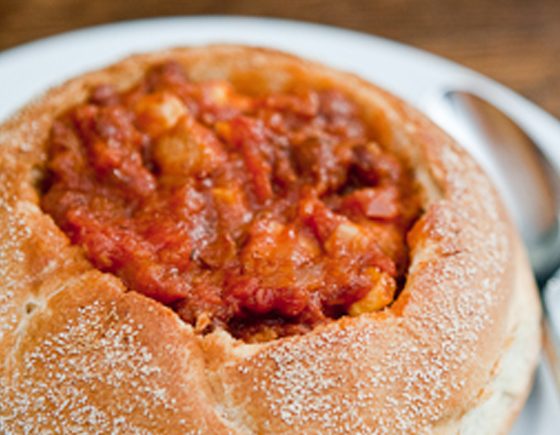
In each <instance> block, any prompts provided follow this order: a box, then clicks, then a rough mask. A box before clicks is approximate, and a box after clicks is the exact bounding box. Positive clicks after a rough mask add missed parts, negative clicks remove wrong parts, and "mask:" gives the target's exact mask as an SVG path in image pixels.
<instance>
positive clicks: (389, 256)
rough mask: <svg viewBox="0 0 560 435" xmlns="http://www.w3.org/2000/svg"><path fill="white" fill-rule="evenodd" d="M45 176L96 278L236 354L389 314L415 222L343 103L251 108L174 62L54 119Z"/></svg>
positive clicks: (311, 94)
mask: <svg viewBox="0 0 560 435" xmlns="http://www.w3.org/2000/svg"><path fill="white" fill-rule="evenodd" d="M48 169H49V171H50V174H51V177H50V187H49V189H48V191H47V192H46V194H45V195H44V196H43V198H42V206H43V208H44V210H45V211H47V212H48V213H50V214H51V215H52V216H53V218H54V219H55V221H56V222H57V224H58V225H59V226H60V227H61V228H62V230H64V231H65V232H66V233H67V234H68V236H69V237H70V239H71V240H72V242H73V243H76V244H79V245H80V246H82V247H83V249H84V251H85V254H86V256H87V257H88V258H89V260H90V261H91V262H92V264H93V265H94V266H95V267H97V268H99V269H100V270H102V271H106V272H111V273H114V274H115V275H117V276H119V277H120V278H121V279H122V280H123V281H124V283H125V284H126V285H127V287H128V288H129V289H130V290H133V291H137V292H140V293H143V294H145V295H146V296H149V297H151V298H154V299H156V300H158V301H160V302H162V303H164V304H167V305H169V306H170V307H172V308H173V309H175V310H176V311H177V312H178V313H179V315H180V316H181V317H182V318H183V319H184V320H185V321H187V322H189V323H191V324H192V325H194V326H195V328H196V329H197V330H199V331H202V332H204V331H210V330H212V329H213V328H215V327H218V326H220V327H224V328H227V329H229V330H230V331H231V332H232V333H233V334H234V335H236V336H238V337H242V338H246V339H248V340H262V339H271V338H275V337H278V336H283V335H288V334H292V333H301V332H304V331H306V330H309V329H310V328H312V327H314V326H315V325H317V324H319V323H322V322H325V321H328V319H330V318H336V317H338V316H340V315H342V314H345V313H348V312H350V313H351V314H354V313H362V312H366V311H368V310H377V309H381V308H383V307H384V306H386V305H387V304H389V303H390V302H391V300H392V298H393V297H394V292H395V291H396V281H397V280H398V279H399V276H401V275H402V274H403V272H404V268H405V266H406V258H407V255H406V243H405V235H406V231H407V230H408V228H409V227H410V225H411V222H412V220H413V219H414V217H415V216H416V214H417V213H418V204H417V201H416V200H415V194H414V189H413V185H412V181H411V177H410V174H409V173H408V171H407V170H406V168H405V167H404V166H403V164H402V163H401V162H400V161H399V160H398V159H397V158H395V157H394V156H392V155H390V154H388V153H387V152H386V151H384V150H383V149H382V148H381V147H380V146H379V145H378V144H377V143H376V142H375V141H374V140H373V139H372V138H371V137H370V133H369V132H368V128H367V127H366V125H365V123H364V122H363V121H362V119H361V118H360V114H359V110H358V108H357V106H356V105H355V104H354V103H352V101H351V100H350V99H349V98H347V97H346V96H344V95H343V94H342V93H340V92H338V91H334V90H313V89H303V90H297V89H296V90H292V91H289V92H288V91H287V92H283V93H273V94H268V95H266V94H265V95H261V96H249V95H245V94H243V93H241V92H239V91H237V90H236V89H234V87H233V86H232V85H231V84H229V83H227V82H222V81H211V82H203V83H195V82H192V81H190V80H189V79H188V78H187V75H186V74H185V73H184V72H183V70H182V69H181V67H180V66H179V65H177V64H174V63H167V64H163V65H159V66H157V67H155V68H153V69H152V70H151V71H149V72H148V73H147V75H146V78H145V79H144V80H143V81H142V82H141V83H139V84H137V85H136V86H135V87H133V88H132V89H130V90H128V91H125V92H117V91H116V90H115V89H113V88H112V87H111V86H110V85H102V86H99V87H97V88H96V89H94V90H92V93H91V97H90V99H89V101H87V102H86V103H84V104H81V105H79V106H78V107H75V108H73V109H71V110H70V111H68V112H67V113H66V114H64V115H63V116H61V117H60V118H59V119H58V120H57V121H56V122H55V124H54V125H53V128H52V131H51V137H50V154H49V162H48Z"/></svg>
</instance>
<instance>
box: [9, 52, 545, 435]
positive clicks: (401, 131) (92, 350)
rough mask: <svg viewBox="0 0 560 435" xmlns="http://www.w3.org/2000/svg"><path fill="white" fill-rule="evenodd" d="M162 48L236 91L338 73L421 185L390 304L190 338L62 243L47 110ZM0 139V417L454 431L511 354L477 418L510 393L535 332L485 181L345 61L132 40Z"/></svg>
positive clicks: (524, 273)
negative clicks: (403, 269)
mask: <svg viewBox="0 0 560 435" xmlns="http://www.w3.org/2000/svg"><path fill="white" fill-rule="evenodd" d="M168 58H173V59H175V60H177V61H179V62H180V63H182V64H183V65H184V66H185V67H186V70H187V71H188V72H189V74H190V76H191V78H192V79H193V80H203V79H209V78H227V79H229V80H232V81H233V82H234V83H235V84H236V85H237V86H239V87H241V88H243V89H244V90H248V91H251V90H254V91H258V90H272V89H282V88H286V87H292V86H296V85H298V84H299V85H301V84H304V85H310V86H315V87H336V88H338V89H340V90H342V91H343V92H346V93H347V94H349V95H350V96H351V97H352V98H353V99H355V100H356V101H357V102H358V103H359V104H360V106H361V107H362V108H363V110H364V114H365V116H366V118H367V120H368V122H370V123H371V124H372V126H373V127H374V128H375V130H376V132H377V135H378V136H379V138H380V141H381V143H382V144H384V145H385V146H387V147H389V148H390V149H392V150H393V151H394V152H395V153H397V154H399V155H400V156H401V157H402V158H404V159H406V160H407V161H408V162H409V163H410V164H411V165H412V167H413V168H414V169H415V171H416V176H417V179H418V182H419V184H420V185H421V187H422V191H423V196H424V209H425V213H424V215H423V217H422V218H421V219H420V221H419V222H418V223H417V224H416V226H415V228H414V231H413V233H412V235H411V237H410V239H411V266H410V271H409V276H408V279H407V283H406V286H405V289H404V291H403V293H402V294H401V295H400V297H399V299H398V300H397V302H396V303H395V304H394V306H393V307H392V308H391V309H390V310H386V311H383V312H381V313H375V314H369V315H367V314H366V315H361V316H359V317H356V318H350V317H348V318H342V319H340V320H338V321H336V322H333V323H330V324H327V325H325V326H322V327H319V328H317V329H315V330H314V331H312V332H311V333H308V334H305V335H302V336H294V337H289V338H284V339H279V340H275V341H272V342H269V343H265V344H258V345H249V344H245V343H243V342H240V341H238V340H235V339H233V338H231V336H229V335H228V334H227V333H226V332H223V331H219V332H216V333H213V334H211V335H209V336H206V337H204V338H203V337H200V336H197V335H195V334H194V333H193V331H192V328H191V327H190V326H189V325H187V324H185V323H183V322H181V321H180V320H179V318H178V317H177V316H176V315H175V314H174V313H173V312H172V311H171V310H169V309H167V308H165V307H164V306H162V305H160V304H158V303H156V302H153V301H150V300H148V299H147V298H145V297H143V296H141V295H138V294H136V293H134V292H128V293H127V292H125V289H124V287H123V286H122V284H121V283H120V282H119V280H118V279H117V278H115V277H113V276H111V275H107V274H102V273H100V272H98V271H96V270H94V269H92V267H91V266H90V265H89V264H88V263H87V262H86V261H85V260H84V259H83V257H82V254H81V252H80V250H79V249H77V248H75V247H72V246H70V245H69V244H68V241H67V239H66V237H65V236H64V235H63V233H62V232H61V231H60V230H58V228H57V227H56V226H55V225H54V223H53V222H52V220H51V219H50V217H48V216H46V215H45V214H43V213H42V212H41V210H40V209H39V207H38V205H37V204H38V197H37V193H36V191H35V189H34V187H33V182H34V181H35V180H34V177H35V176H36V175H35V174H36V172H37V171H36V169H37V168H39V169H40V168H41V165H43V164H44V161H45V149H44V147H45V142H46V137H47V134H48V131H49V127H50V125H51V123H52V121H53V119H54V118H55V117H56V116H58V115H59V114H60V113H61V112H62V111H64V110H66V109H67V108H69V107H71V106H73V105H75V104H77V103H79V102H81V101H83V100H84V99H85V98H86V96H87V93H88V89H90V88H91V87H92V86H93V85H94V84H96V83H103V82H110V83H114V84H116V85H117V86H119V87H122V88H126V87H128V86H130V85H131V84H132V83H134V82H135V81H137V80H138V79H139V78H140V77H141V76H142V74H143V73H144V72H145V70H146V69H147V68H148V67H149V66H150V65H152V64H154V63H156V62H159V61H161V60H164V59H168ZM0 144H1V147H2V152H1V153H0V183H1V184H2V186H3V187H2V190H1V192H0V285H1V288H0V432H3V433H4V432H7V433H10V432H13V433H20V432H25V431H28V430H31V429H32V430H33V431H38V432H39V431H43V430H51V431H54V432H59V431H61V430H62V428H64V429H66V430H70V431H76V432H111V431H117V432H123V433H129V432H131V433H135V432H137V433H143V432H162V433H163V432H165V433H287V432H290V433H399V432H402V433H413V432H430V431H438V430H439V431H444V432H449V431H452V430H453V431H456V430H462V431H463V430H464V428H463V429H461V424H462V423H464V422H466V421H468V419H469V418H470V419H471V420H476V412H479V414H480V415H484V414H483V413H481V411H477V410H481V409H482V410H484V409H486V408H484V406H485V403H489V398H491V397H495V396H496V394H497V395H498V396H499V395H500V394H501V392H502V390H503V389H504V387H503V386H501V384H499V382H498V381H497V380H499V379H502V378H503V376H502V378H501V377H500V376H501V374H503V373H506V372H508V373H509V371H511V370H512V368H511V367H517V368H516V369H515V370H514V371H515V373H516V377H515V379H516V387H515V388H513V389H512V391H514V394H513V398H514V400H512V403H516V404H517V405H516V406H512V407H504V406H501V407H494V408H492V409H496V412H495V415H497V418H496V421H495V422H494V423H485V422H480V421H479V422H478V423H477V424H479V425H481V426H480V427H481V428H482V429H481V430H483V431H487V432H496V431H499V430H504V427H505V426H507V424H508V422H509V420H510V419H511V416H512V415H513V414H514V413H515V412H517V408H519V404H520V403H522V400H523V398H524V395H525V394H526V389H527V387H528V385H529V382H530V377H531V373H532V370H533V368H534V365H535V361H536V355H537V353H538V345H533V346H529V347H528V349H529V351H528V352H527V354H526V358H525V359H524V361H525V363H523V364H521V363H519V364H518V365H517V366H516V365H515V364H516V361H520V359H519V358H518V357H516V356H515V355H518V354H516V353H514V352H513V351H511V352H510V351H509V350H508V349H510V348H512V349H517V348H518V347H515V346H511V343H521V344H524V343H538V334H539V328H538V319H539V311H538V305H537V304H536V303H535V288H534V283H533V282H532V279H530V278H528V277H529V272H528V271H529V266H528V263H527V260H526V259H525V256H524V253H523V250H522V248H521V246H520V244H519V242H518V241H517V235H516V234H515V233H514V231H513V229H512V225H511V224H510V222H509V219H508V218H507V216H506V215H505V213H504V211H503V208H502V206H501V204H500V202H499V200H498V198H497V197H496V194H495V192H494V189H493V188H492V186H491V185H490V183H489V182H488V179H487V177H486V176H485V175H484V174H483V173H482V172H481V171H480V169H479V168H478V167H477V166H476V165H475V164H474V163H473V161H472V160H471V158H470V157H469V156H467V155H466V154H465V153H464V152H463V151H461V150H460V149H459V148H458V147H457V146H456V145H455V144H454V142H453V141H452V140H451V139H450V138H449V137H448V136H447V135H445V134H444V133H443V132H442V131H441V130H439V129H438V128H437V127H435V126H434V125H433V124H432V123H430V122H429V121H428V120H426V119H425V118H424V117H423V116H421V115H419V114H418V113H417V112H416V111H414V110H413V109H411V108H410V107H408V106H407V105H406V104H404V103H402V102H401V101H399V100H398V99H396V98H394V97H392V96H390V95H388V94H387V93H385V92H383V91H381V90H379V89H378V88H376V87H375V86H373V85H371V84H368V83H366V82H364V81H362V80H360V79H359V78H357V77H355V76H352V75H349V74H345V73H340V72H336V71H332V70H330V69H327V68H325V67H323V66H320V65H317V64H313V63H308V62H305V61H303V60H301V59H298V58H295V57H292V56H289V55H285V54H282V53H278V52H274V51H270V50H264V49H257V48H247V47H236V46H212V47H201V48H178V49H172V50H167V51H162V52H159V53H153V54H144V55H138V56H133V57H131V58H129V59H126V60H124V61H122V62H120V63H118V64H117V65H115V66H112V67H109V68H107V69H105V70H102V71H99V72H94V73H90V74H86V75H84V76H82V77H80V78H78V79H75V80H72V81H70V82H68V83H66V84H64V85H62V86H61V87H59V88H57V89H54V90H52V91H50V92H49V93H48V94H46V95H45V96H44V97H42V98H41V99H40V100H38V101H37V102H35V103H33V104H31V105H30V106H28V107H27V108H25V109H24V110H23V111H22V112H21V113H20V114H18V115H16V116H15V117H13V118H12V119H11V120H9V121H8V122H7V123H6V124H5V125H3V126H2V127H0ZM520 301H523V305H524V306H525V311H524V312H523V314H524V315H521V314H520V310H519V304H520ZM516 307H517V308H516ZM520 325H524V326H523V327H521V326H520ZM519 331H526V333H525V334H524V335H523V334H520V333H519ZM527 331H529V332H527ZM518 346H519V345H518ZM512 355H514V356H512ZM512 361H513V363H512ZM512 364H513V366H512ZM506 369H508V370H509V371H508V370H506ZM487 386H488V387H487ZM492 386H495V387H492ZM489 388H490V391H489V390H488V389H489ZM496 400H498V401H500V399H499V398H498V399H496ZM500 403H502V404H503V401H501V402H500ZM510 408H512V409H510ZM513 408H515V409H513ZM498 413H499V415H498ZM473 415H475V416H474V417H473ZM465 424H466V423H465ZM479 433H482V432H479Z"/></svg>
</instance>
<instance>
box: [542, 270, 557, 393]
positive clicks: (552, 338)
mask: <svg viewBox="0 0 560 435" xmlns="http://www.w3.org/2000/svg"><path fill="white" fill-rule="evenodd" d="M542 301H543V308H544V312H545V313H544V314H545V315H544V350H545V352H546V355H547V357H548V362H549V363H550V371H551V372H552V375H553V377H554V380H555V381H556V386H557V387H558V388H557V390H556V391H557V392H560V335H559V331H560V269H559V270H558V271H557V272H556V274H555V275H554V276H553V277H552V278H551V279H550V280H549V281H548V282H547V284H546V285H545V287H544V289H543V299H542Z"/></svg>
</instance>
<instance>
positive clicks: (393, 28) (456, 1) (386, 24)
mask: <svg viewBox="0 0 560 435" xmlns="http://www.w3.org/2000/svg"><path fill="white" fill-rule="evenodd" d="M194 14H209V15H218V14H234V15H249V16H265V17H277V18H287V19H295V20H304V21H311V22H315V23H322V24H329V25H334V26H339V27H345V28H348V29H353V30H359V31H362V32H366V33H370V34H374V35H379V36H383V37H387V38H391V39H395V40H397V41H401V42H404V43H407V44H411V45H414V46H416V47H419V48H423V49H426V50H429V51H431V52H433V53H436V54H439V55H442V56H445V57H447V58H450V59H452V60H454V61H457V62H459V63H461V64H464V65H466V66H468V67H470V68H473V69H475V70H477V71H480V72H482V73H483V74H486V75H488V76H490V77H492V78H494V79H496V80H498V81H500V82H501V83H503V84H505V85H507V86H509V87H511V88H513V89H514V90H516V91H517V92H519V93H521V94H522V95H524V96H526V97H527V98H529V99H531V100H533V101H534V102H536V103H537V104H539V105H540V106H542V107H543V108H544V109H546V110H548V111H549V112H551V113H552V114H553V115H555V116H556V117H560V98H559V97H560V95H559V93H560V0H439V1H438V0H332V1H328V0H229V1H228V0H194V1H193V0H183V1H180V0H176V1H164V0H133V1H130V0H126V1H117V0H112V1H111V0H91V1H81V0H0V51H1V50H5V49H8V48H11V47H14V46H16V45H18V44H22V43H25V42H28V41H31V40H34V39H37V38H42V37H45V36H49V35H53V34H56V33H60V32H64V31H68V30H73V29H77V28H80V27H85V26H92V25H96V24H102V23H108V22H114V21H121V20H130V19H138V18H147V17H156V16H169V15H194Z"/></svg>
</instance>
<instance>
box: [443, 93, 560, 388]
mask: <svg viewBox="0 0 560 435" xmlns="http://www.w3.org/2000/svg"><path fill="white" fill-rule="evenodd" d="M444 100H445V102H446V103H447V104H448V106H449V107H450V108H451V109H452V114H453V115H454V116H453V118H454V119H453V122H452V125H451V126H450V127H451V128H450V130H451V131H452V132H453V133H456V136H457V138H458V139H459V140H460V141H465V143H468V144H469V145H471V146H474V147H478V149H477V150H476V152H475V155H476V156H477V157H478V160H479V161H480V163H481V164H482V166H484V167H485V169H486V170H487V171H488V174H489V175H490V177H491V178H492V179H493V180H494V182H495V184H496V187H497V188H498V190H499V191H500V193H501V194H502V197H503V199H504V201H505V203H506V206H507V207H508V209H509V211H510V213H511V215H512V217H513V220H514V221H515V223H516V224H517V227H518V228H519V231H520V233H521V237H522V238H523V241H524V242H525V245H526V247H527V250H528V253H529V258H530V260H531V265H532V267H533V271H534V273H535V276H536V278H537V282H538V283H539V287H540V288H541V301H542V304H543V308H544V320H545V350H546V353H547V356H548V358H549V361H550V366H551V369H552V372H553V375H554V377H555V380H556V384H557V386H558V391H559V392H560V270H559V267H560V225H559V213H560V175H559V173H558V172H557V170H556V169H554V167H553V165H552V164H551V162H550V161H549V160H548V159H547V158H546V156H545V155H544V154H543V152H542V151H541V149H540V148H539V146H538V145H537V144H536V143H535V142H534V141H533V140H532V139H531V138H530V136H529V135H528V134H527V133H526V132H525V131H524V130H523V129H522V128H521V127H520V126H519V125H518V124H517V123H516V122H515V121H513V120H512V119H511V118H510V117H509V116H507V115H506V114H505V113H504V112H502V111H501V110H500V109H498V108H497V107H496V106H494V105H493V104H491V103H489V102H488V101H486V100H485V99H483V98H481V97H480V96H477V95H474V94H472V93H470V92H465V91H448V92H446V93H445V94H444ZM555 272H556V273H555ZM553 274H555V277H554V278H553V279H550V277H551V275H553Z"/></svg>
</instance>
